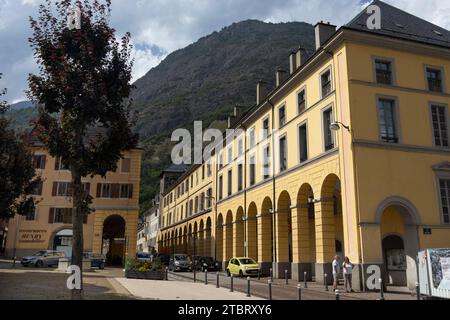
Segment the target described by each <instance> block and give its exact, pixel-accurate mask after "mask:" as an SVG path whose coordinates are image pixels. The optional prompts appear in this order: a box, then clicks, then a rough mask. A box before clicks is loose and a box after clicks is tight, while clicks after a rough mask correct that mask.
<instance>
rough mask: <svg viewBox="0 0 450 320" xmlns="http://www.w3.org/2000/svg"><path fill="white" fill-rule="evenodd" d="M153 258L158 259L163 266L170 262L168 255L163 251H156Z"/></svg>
mask: <svg viewBox="0 0 450 320" xmlns="http://www.w3.org/2000/svg"><path fill="white" fill-rule="evenodd" d="M153 260H159V261H161V264H162V265H163V266H167V267H168V266H169V263H170V256H169V255H168V254H165V253H157V254H155V255H154V256H153Z"/></svg>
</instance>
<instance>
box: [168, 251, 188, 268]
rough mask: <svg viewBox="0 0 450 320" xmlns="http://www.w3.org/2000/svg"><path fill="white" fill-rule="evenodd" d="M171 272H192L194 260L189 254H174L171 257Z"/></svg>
mask: <svg viewBox="0 0 450 320" xmlns="http://www.w3.org/2000/svg"><path fill="white" fill-rule="evenodd" d="M169 270H170V271H192V260H191V258H190V257H189V256H188V255H187V254H174V255H173V256H171V257H170V262H169Z"/></svg>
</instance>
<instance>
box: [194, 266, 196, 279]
mask: <svg viewBox="0 0 450 320" xmlns="http://www.w3.org/2000/svg"><path fill="white" fill-rule="evenodd" d="M194 282H197V272H196V271H195V267H194Z"/></svg>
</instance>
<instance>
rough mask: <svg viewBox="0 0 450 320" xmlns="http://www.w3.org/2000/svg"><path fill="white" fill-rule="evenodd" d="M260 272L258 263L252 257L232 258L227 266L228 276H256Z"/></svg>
mask: <svg viewBox="0 0 450 320" xmlns="http://www.w3.org/2000/svg"><path fill="white" fill-rule="evenodd" d="M259 272H260V269H259V265H258V264H257V263H256V262H255V260H253V259H252V258H247V257H244V258H232V259H231V260H230V262H229V263H228V266H227V275H228V276H231V275H233V276H240V277H244V276H257V275H258V274H259Z"/></svg>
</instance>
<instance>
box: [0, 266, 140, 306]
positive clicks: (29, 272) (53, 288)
mask: <svg viewBox="0 0 450 320" xmlns="http://www.w3.org/2000/svg"><path fill="white" fill-rule="evenodd" d="M120 276H123V272H122V270H121V269H107V270H95V271H92V272H86V273H84V290H85V291H84V293H85V299H87V300H123V299H134V297H133V296H132V295H131V294H130V293H129V292H128V291H127V290H126V289H124V288H123V287H122V286H121V285H120V284H119V283H118V282H117V281H116V280H114V278H116V277H120ZM67 277H68V275H67V274H65V273H62V272H58V271H56V270H55V269H50V268H42V269H39V268H24V267H22V266H21V265H20V264H16V266H15V268H12V264H11V262H9V261H0V288H1V289H0V300H67V299H70V292H69V290H67V287H66V281H67Z"/></svg>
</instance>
